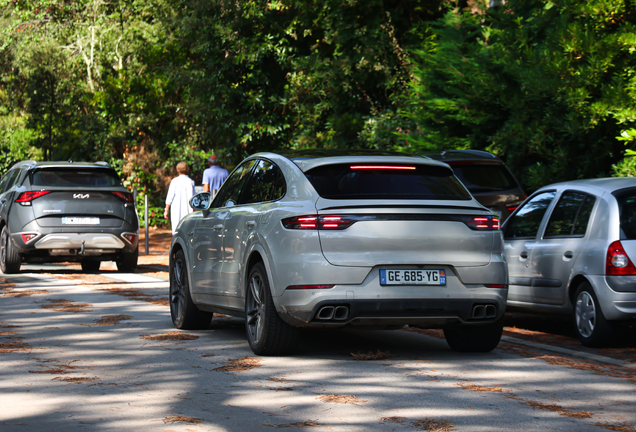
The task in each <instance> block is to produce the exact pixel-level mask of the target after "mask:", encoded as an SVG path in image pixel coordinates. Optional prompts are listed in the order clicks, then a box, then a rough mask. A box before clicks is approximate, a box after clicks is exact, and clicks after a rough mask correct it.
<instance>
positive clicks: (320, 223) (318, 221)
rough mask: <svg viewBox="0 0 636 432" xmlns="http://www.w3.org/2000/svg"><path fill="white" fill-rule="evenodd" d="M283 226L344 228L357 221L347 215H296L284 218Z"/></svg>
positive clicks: (325, 228) (319, 228) (323, 228)
mask: <svg viewBox="0 0 636 432" xmlns="http://www.w3.org/2000/svg"><path fill="white" fill-rule="evenodd" d="M282 222H283V226H284V227H285V228H287V229H309V230H313V229H318V230H343V229H346V228H349V227H350V226H351V225H353V224H354V223H355V221H354V220H352V219H350V218H346V217H345V216H337V215H326V216H315V215H309V216H295V217H291V218H287V219H283V220H282Z"/></svg>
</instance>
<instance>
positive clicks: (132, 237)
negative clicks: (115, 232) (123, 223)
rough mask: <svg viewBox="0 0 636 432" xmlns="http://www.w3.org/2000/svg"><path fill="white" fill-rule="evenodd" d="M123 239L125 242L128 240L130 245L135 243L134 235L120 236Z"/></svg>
mask: <svg viewBox="0 0 636 432" xmlns="http://www.w3.org/2000/svg"><path fill="white" fill-rule="evenodd" d="M121 236H122V237H123V238H125V239H126V240H128V243H130V244H132V243H134V241H135V237H136V236H135V234H130V233H123V234H122V235H121Z"/></svg>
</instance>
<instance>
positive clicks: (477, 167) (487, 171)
mask: <svg viewBox="0 0 636 432" xmlns="http://www.w3.org/2000/svg"><path fill="white" fill-rule="evenodd" d="M451 167H452V168H453V171H454V172H455V175H456V176H457V178H459V179H460V180H461V182H462V183H464V185H466V187H467V188H468V190H469V191H471V192H473V193H477V192H490V191H502V190H508V189H515V188H518V187H519V185H517V182H516V181H515V179H514V177H512V175H511V174H510V171H508V169H507V168H506V167H505V166H504V165H501V164H475V163H472V162H470V163H466V164H464V163H459V164H451Z"/></svg>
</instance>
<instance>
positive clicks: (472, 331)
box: [444, 316, 503, 352]
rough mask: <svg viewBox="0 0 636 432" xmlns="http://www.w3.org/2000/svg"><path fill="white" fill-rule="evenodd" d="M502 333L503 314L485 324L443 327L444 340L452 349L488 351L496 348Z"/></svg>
mask: <svg viewBox="0 0 636 432" xmlns="http://www.w3.org/2000/svg"><path fill="white" fill-rule="evenodd" d="M502 333H503V316H502V317H501V318H499V319H498V320H497V321H495V322H494V323H490V324H485V325H462V326H457V327H447V328H445V329H444V337H445V338H446V342H447V343H448V345H449V346H450V347H451V349H453V350H454V351H459V352H490V351H492V350H494V349H495V348H497V345H498V344H499V340H500V339H501V334H502Z"/></svg>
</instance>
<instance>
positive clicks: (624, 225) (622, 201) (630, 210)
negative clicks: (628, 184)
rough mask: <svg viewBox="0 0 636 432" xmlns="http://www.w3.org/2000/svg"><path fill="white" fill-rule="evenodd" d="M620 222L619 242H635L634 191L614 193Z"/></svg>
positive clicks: (635, 206) (635, 198)
mask: <svg viewBox="0 0 636 432" xmlns="http://www.w3.org/2000/svg"><path fill="white" fill-rule="evenodd" d="M615 196H616V200H617V201H618V210H619V214H620V221H621V240H636V189H629V190H627V191H619V192H616V193H615Z"/></svg>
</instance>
